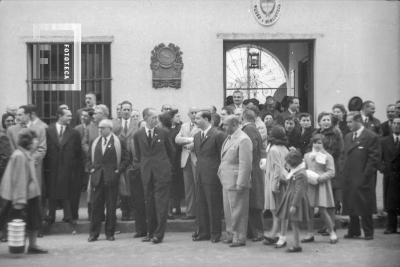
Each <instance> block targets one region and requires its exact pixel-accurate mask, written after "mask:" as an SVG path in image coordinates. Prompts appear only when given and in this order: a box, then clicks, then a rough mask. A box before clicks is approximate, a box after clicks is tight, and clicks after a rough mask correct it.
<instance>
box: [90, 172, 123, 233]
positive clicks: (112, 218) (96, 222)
mask: <svg viewBox="0 0 400 267" xmlns="http://www.w3.org/2000/svg"><path fill="white" fill-rule="evenodd" d="M117 196H118V186H117V185H105V184H104V182H103V179H102V180H101V181H100V183H99V185H98V186H96V187H92V192H91V198H90V203H91V205H92V210H91V214H90V236H93V237H98V236H99V234H100V230H101V221H102V218H103V214H104V205H105V206H106V224H105V232H106V236H107V237H108V236H113V235H114V232H115V225H116V222H117V216H116V209H117Z"/></svg>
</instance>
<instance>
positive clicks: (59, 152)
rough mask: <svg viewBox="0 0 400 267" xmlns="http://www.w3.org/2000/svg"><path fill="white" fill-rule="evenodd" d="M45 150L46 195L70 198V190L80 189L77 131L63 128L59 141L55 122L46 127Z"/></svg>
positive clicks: (55, 197) (80, 161)
mask: <svg viewBox="0 0 400 267" xmlns="http://www.w3.org/2000/svg"><path fill="white" fill-rule="evenodd" d="M46 140H47V152H46V156H45V158H44V169H45V182H46V186H47V187H46V188H47V192H46V193H47V194H46V195H47V196H48V197H49V198H50V199H58V200H61V199H70V198H71V193H72V191H71V190H80V188H79V187H80V184H81V176H80V172H81V168H82V167H81V164H83V162H82V155H81V153H82V149H81V137H80V135H79V132H78V131H77V130H75V129H73V128H71V127H69V126H67V127H66V128H65V131H64V134H63V136H62V139H61V141H59V140H58V132H57V128H56V125H55V124H51V125H50V126H49V127H48V128H47V129H46Z"/></svg>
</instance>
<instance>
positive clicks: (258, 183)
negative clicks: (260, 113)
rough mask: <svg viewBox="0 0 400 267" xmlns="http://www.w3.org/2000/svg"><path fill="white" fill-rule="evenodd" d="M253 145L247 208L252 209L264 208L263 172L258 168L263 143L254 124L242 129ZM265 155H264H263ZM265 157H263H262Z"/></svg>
mask: <svg viewBox="0 0 400 267" xmlns="http://www.w3.org/2000/svg"><path fill="white" fill-rule="evenodd" d="M242 131H243V132H245V133H246V134H247V135H248V136H249V137H250V140H251V142H252V144H253V162H252V170H251V188H250V199H249V207H250V208H253V209H263V208H264V172H263V171H262V170H261V168H260V159H261V157H262V153H263V143H262V138H261V135H260V132H259V131H258V130H257V127H256V126H255V124H254V123H249V124H246V125H244V126H243V127H242ZM264 154H265V153H264ZM264 157H265V155H264Z"/></svg>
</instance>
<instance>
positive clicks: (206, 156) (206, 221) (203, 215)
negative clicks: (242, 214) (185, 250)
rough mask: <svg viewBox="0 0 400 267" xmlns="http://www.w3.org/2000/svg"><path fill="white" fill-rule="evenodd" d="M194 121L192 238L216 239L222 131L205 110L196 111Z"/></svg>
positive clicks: (219, 201)
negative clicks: (195, 225) (194, 215)
mask: <svg viewBox="0 0 400 267" xmlns="http://www.w3.org/2000/svg"><path fill="white" fill-rule="evenodd" d="M195 122H196V125H197V127H198V128H199V129H200V131H199V132H197V133H196V134H195V136H194V152H195V154H196V157H197V163H196V176H197V179H196V181H197V216H198V218H197V222H198V230H197V232H196V233H195V234H194V235H193V241H201V240H210V239H211V242H213V243H216V242H219V241H220V239H221V231H222V225H221V220H222V209H223V206H222V186H221V182H220V181H219V178H218V175H217V173H218V167H219V164H220V162H221V148H222V144H223V143H224V140H225V138H226V136H225V134H224V133H223V132H221V131H219V130H217V128H215V127H212V125H211V113H210V112H209V111H208V110H203V111H199V112H197V113H196V116H195Z"/></svg>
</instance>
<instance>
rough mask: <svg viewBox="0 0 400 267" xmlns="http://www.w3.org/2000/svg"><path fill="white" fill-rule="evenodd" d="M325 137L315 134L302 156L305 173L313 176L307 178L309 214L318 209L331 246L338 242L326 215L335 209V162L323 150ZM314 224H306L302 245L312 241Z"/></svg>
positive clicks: (331, 221) (310, 222) (333, 224)
mask: <svg viewBox="0 0 400 267" xmlns="http://www.w3.org/2000/svg"><path fill="white" fill-rule="evenodd" d="M324 142H325V137H324V136H323V135H322V134H315V135H314V136H313V137H312V138H311V143H312V151H311V152H309V153H307V154H305V155H304V161H305V163H306V167H307V172H308V171H309V170H310V171H312V172H313V173H314V174H315V176H314V177H312V175H309V176H308V181H309V185H308V190H307V193H308V198H309V201H310V206H311V209H310V213H311V214H313V213H314V208H315V207H318V210H319V213H320V214H321V217H322V219H323V220H324V222H325V227H326V228H327V230H328V232H329V234H330V242H331V244H335V243H337V241H338V238H337V236H336V232H335V230H334V226H335V221H333V220H332V218H331V216H330V214H329V213H328V209H329V208H334V207H335V199H334V197H333V191H332V185H331V179H332V178H333V177H335V162H334V160H333V157H332V156H331V155H330V154H329V153H328V152H326V150H325V149H324ZM313 231H314V224H313V220H310V221H309V222H308V235H307V237H306V238H304V239H302V240H301V242H302V243H308V242H313V241H314V235H313Z"/></svg>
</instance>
